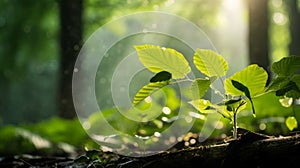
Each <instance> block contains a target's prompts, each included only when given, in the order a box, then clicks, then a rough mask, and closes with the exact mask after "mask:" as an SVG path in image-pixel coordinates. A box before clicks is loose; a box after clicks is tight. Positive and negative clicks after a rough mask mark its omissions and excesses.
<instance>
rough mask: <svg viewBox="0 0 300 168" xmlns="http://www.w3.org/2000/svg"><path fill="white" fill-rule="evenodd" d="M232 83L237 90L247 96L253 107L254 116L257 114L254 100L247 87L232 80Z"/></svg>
mask: <svg viewBox="0 0 300 168" xmlns="http://www.w3.org/2000/svg"><path fill="white" fill-rule="evenodd" d="M231 83H232V85H233V86H234V87H235V88H237V89H238V90H240V91H242V92H243V93H244V94H245V96H246V97H247V98H248V99H249V101H250V103H251V106H252V110H253V114H255V109H254V105H253V102H252V98H251V95H250V91H249V89H248V88H247V87H246V86H245V85H243V84H242V83H240V82H238V81H235V80H231Z"/></svg>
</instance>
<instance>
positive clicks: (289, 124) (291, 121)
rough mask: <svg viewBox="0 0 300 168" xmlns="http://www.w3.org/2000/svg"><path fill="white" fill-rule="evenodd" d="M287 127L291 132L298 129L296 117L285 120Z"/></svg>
mask: <svg viewBox="0 0 300 168" xmlns="http://www.w3.org/2000/svg"><path fill="white" fill-rule="evenodd" d="M285 125H286V126H287V127H288V129H289V130H290V131H292V130H293V129H295V128H297V127H298V123H297V120H296V118H295V117H288V118H287V119H286V120H285Z"/></svg>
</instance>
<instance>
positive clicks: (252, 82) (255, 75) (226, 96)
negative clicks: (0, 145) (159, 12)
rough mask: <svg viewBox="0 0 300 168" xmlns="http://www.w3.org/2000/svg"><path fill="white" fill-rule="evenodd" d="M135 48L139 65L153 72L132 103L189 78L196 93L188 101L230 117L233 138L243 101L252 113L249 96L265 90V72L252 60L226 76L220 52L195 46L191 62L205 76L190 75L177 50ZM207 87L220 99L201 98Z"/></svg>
mask: <svg viewBox="0 0 300 168" xmlns="http://www.w3.org/2000/svg"><path fill="white" fill-rule="evenodd" d="M135 49H136V50H137V53H138V57H139V59H140V61H141V62H142V63H143V65H144V66H145V67H146V68H147V69H148V70H150V71H152V72H154V73H155V74H156V75H155V76H154V77H152V78H151V80H150V83H149V84H147V85H145V86H144V87H143V88H142V89H140V90H139V91H138V93H137V94H136V95H135V97H134V99H133V106H137V105H138V104H139V103H140V102H142V101H143V100H144V99H145V98H147V97H148V96H150V95H151V94H152V93H153V92H154V91H156V90H158V89H160V88H162V87H165V86H167V85H170V84H176V83H179V82H182V81H189V82H191V84H190V91H191V92H192V93H196V94H194V96H193V98H192V99H191V100H190V101H189V102H188V103H189V104H191V105H192V106H193V107H194V108H195V109H196V110H198V111H199V112H200V113H211V112H217V113H219V114H220V115H222V116H223V117H225V118H227V119H229V120H231V121H232V124H233V138H234V139H237V127H238V126H237V114H238V113H239V112H240V111H242V110H244V109H245V107H246V104H247V103H250V104H251V107H252V111H253V114H255V109H254V105H253V101H252V98H254V97H256V96H258V95H260V94H262V93H263V92H264V91H265V86H266V82H267V79H268V74H267V72H266V71H265V70H264V69H263V68H262V67H259V66H258V65H256V64H253V65H249V66H248V67H246V68H245V69H243V70H241V71H239V72H237V73H235V74H233V75H232V76H231V77H228V78H226V75H227V71H228V63H227V61H226V60H225V59H224V58H223V57H222V56H221V55H219V54H218V53H216V52H214V51H212V50H206V49H196V51H195V53H194V55H193V63H194V65H195V67H196V69H197V70H198V71H200V72H201V73H202V74H203V75H205V76H206V77H205V78H200V77H196V79H191V78H190V77H189V76H188V74H189V73H190V72H191V67H190V65H189V62H188V61H187V60H186V59H185V57H184V56H183V54H181V53H180V52H178V51H176V50H174V49H171V48H164V47H160V46H154V45H142V46H135ZM217 80H219V82H220V83H221V84H222V87H224V90H225V92H224V93H222V92H221V91H219V90H218V89H217V88H215V87H214V85H213V83H214V82H216V81H217ZM209 88H211V89H212V90H214V91H215V93H216V94H217V95H218V96H220V97H221V98H222V100H221V101H220V102H211V101H210V100H207V99H205V98H204V97H205V94H206V92H208V91H209V90H210V89H209Z"/></svg>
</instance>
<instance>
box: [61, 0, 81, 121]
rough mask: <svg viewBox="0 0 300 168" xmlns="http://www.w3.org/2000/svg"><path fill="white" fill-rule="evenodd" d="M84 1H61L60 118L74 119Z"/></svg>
mask: <svg viewBox="0 0 300 168" xmlns="http://www.w3.org/2000/svg"><path fill="white" fill-rule="evenodd" d="M82 3H83V0H61V1H60V26H61V29H60V44H61V61H60V62H61V65H60V68H61V69H60V72H61V74H60V75H61V79H60V85H61V90H60V99H59V101H60V102H59V104H60V116H61V117H63V118H73V117H74V116H75V114H76V113H75V110H74V105H73V100H72V73H73V67H74V64H75V61H76V58H77V55H78V53H79V51H80V48H81V45H82V10H83V9H82Z"/></svg>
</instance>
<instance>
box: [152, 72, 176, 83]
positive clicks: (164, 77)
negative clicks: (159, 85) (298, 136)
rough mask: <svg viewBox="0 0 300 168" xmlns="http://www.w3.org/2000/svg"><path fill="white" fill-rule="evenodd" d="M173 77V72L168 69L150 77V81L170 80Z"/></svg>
mask: <svg viewBox="0 0 300 168" xmlns="http://www.w3.org/2000/svg"><path fill="white" fill-rule="evenodd" d="M171 78H172V74H171V73H169V72H167V71H161V72H158V73H157V74H155V76H153V77H152V78H151V79H150V82H151V83H153V82H161V81H167V80H170V79H171Z"/></svg>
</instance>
